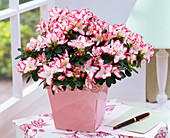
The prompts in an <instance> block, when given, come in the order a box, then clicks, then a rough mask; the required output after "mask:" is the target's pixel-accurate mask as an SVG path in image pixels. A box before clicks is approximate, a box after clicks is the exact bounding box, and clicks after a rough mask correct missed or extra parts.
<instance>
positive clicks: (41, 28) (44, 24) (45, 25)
mask: <svg viewBox="0 0 170 138" xmlns="http://www.w3.org/2000/svg"><path fill="white" fill-rule="evenodd" d="M48 29H49V24H48V22H47V21H45V20H43V19H41V23H40V24H38V25H37V29H36V31H41V33H44V32H48Z"/></svg>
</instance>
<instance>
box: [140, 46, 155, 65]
mask: <svg viewBox="0 0 170 138" xmlns="http://www.w3.org/2000/svg"><path fill="white" fill-rule="evenodd" d="M142 53H144V54H145V55H144V58H145V59H146V60H147V62H148V63H149V62H150V58H151V57H153V54H154V51H153V46H152V45H150V44H145V45H143V48H142Z"/></svg>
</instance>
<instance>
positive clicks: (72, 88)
mask: <svg viewBox="0 0 170 138" xmlns="http://www.w3.org/2000/svg"><path fill="white" fill-rule="evenodd" d="M70 86H71V91H74V89H75V83H74V82H72V83H71V84H70Z"/></svg>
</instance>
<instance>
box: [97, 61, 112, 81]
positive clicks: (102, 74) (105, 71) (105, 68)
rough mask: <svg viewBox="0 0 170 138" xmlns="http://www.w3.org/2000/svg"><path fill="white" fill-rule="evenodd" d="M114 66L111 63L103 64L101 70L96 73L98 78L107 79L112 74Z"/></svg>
mask: <svg viewBox="0 0 170 138" xmlns="http://www.w3.org/2000/svg"><path fill="white" fill-rule="evenodd" d="M111 72H112V66H111V65H109V64H105V65H102V66H101V67H100V70H99V71H98V72H97V73H96V75H95V78H96V79H101V78H102V79H106V78H108V77H110V76H111Z"/></svg>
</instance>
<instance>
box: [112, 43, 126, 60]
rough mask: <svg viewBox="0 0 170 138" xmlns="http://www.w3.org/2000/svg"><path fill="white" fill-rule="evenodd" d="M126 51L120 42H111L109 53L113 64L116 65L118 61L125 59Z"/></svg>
mask: <svg viewBox="0 0 170 138" xmlns="http://www.w3.org/2000/svg"><path fill="white" fill-rule="evenodd" d="M126 51H127V48H126V47H124V46H123V44H122V43H121V42H120V41H118V40H117V41H115V42H114V41H113V40H112V42H111V49H110V51H109V53H110V54H111V55H114V62H115V63H117V62H119V60H123V59H125V58H126Z"/></svg>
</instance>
